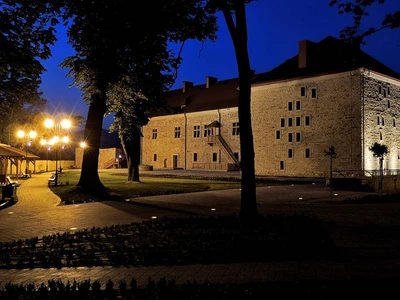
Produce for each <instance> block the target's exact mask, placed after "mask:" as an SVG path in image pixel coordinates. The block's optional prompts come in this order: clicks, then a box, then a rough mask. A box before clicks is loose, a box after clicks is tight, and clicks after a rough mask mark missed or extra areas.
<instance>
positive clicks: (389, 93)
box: [386, 87, 390, 96]
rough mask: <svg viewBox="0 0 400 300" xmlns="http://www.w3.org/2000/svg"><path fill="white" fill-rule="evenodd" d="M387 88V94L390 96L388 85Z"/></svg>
mask: <svg viewBox="0 0 400 300" xmlns="http://www.w3.org/2000/svg"><path fill="white" fill-rule="evenodd" d="M386 89H387V91H386V94H387V95H388V96H390V87H387V88H386Z"/></svg>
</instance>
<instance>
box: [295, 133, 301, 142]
mask: <svg viewBox="0 0 400 300" xmlns="http://www.w3.org/2000/svg"><path fill="white" fill-rule="evenodd" d="M296 142H301V134H300V132H296Z"/></svg>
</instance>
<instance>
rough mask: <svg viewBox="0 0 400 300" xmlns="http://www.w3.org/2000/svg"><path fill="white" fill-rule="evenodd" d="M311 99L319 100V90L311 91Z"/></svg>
mask: <svg viewBox="0 0 400 300" xmlns="http://www.w3.org/2000/svg"><path fill="white" fill-rule="evenodd" d="M311 98H313V99H317V98H318V95H317V88H312V89H311Z"/></svg>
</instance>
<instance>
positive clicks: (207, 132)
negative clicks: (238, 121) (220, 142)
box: [204, 126, 214, 137]
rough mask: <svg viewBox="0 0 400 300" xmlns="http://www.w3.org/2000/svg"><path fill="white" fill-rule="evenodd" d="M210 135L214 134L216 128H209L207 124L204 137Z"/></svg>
mask: <svg viewBox="0 0 400 300" xmlns="http://www.w3.org/2000/svg"><path fill="white" fill-rule="evenodd" d="M209 135H214V128H213V127H210V128H207V126H204V137H206V136H209Z"/></svg>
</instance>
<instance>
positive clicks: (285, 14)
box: [42, 0, 400, 128]
mask: <svg viewBox="0 0 400 300" xmlns="http://www.w3.org/2000/svg"><path fill="white" fill-rule="evenodd" d="M328 3H329V0H303V1H298V0H278V1H277V0H275V1H270V0H259V1H257V2H253V3H250V4H249V5H248V6H247V21H248V35H249V43H248V46H249V53H250V62H251V68H252V69H254V70H255V71H256V73H260V72H265V71H269V70H270V69H272V68H274V67H276V66H277V65H279V64H280V63H282V62H284V61H285V60H286V59H289V58H291V57H292V56H294V55H296V54H297V51H298V41H300V40H304V39H308V40H311V41H314V42H318V41H320V40H321V39H323V38H325V37H326V36H328V35H331V36H334V37H337V38H338V37H339V31H340V30H341V29H342V28H344V27H345V26H346V25H350V24H351V16H347V15H339V14H338V13H337V9H336V8H331V7H329V5H328ZM398 9H400V1H399V0H386V4H385V5H376V6H375V9H374V10H373V12H371V15H370V16H369V18H368V23H366V24H365V27H363V28H368V27H369V26H377V25H379V21H380V20H381V17H382V16H383V15H384V14H385V13H386V12H387V11H394V10H398ZM218 20H219V22H218V23H219V31H218V39H217V41H216V42H214V43H213V42H211V41H206V42H205V43H204V44H202V43H201V42H199V41H189V42H187V43H186V44H185V48H184V51H183V63H182V65H181V68H180V69H179V75H178V78H177V81H176V83H175V85H174V86H173V89H176V88H181V86H182V81H183V80H188V81H193V82H194V83H195V84H196V85H197V84H203V83H204V82H205V78H206V76H214V77H217V78H218V80H223V79H228V78H234V77H237V65H236V59H235V54H234V50H233V45H232V40H231V37H230V35H229V32H228V30H227V28H226V24H225V20H224V18H223V16H222V14H219V15H218ZM366 21H367V20H366ZM65 31H66V29H65V28H63V27H61V26H60V27H59V30H58V38H59V40H58V42H57V43H56V44H55V46H54V47H53V48H52V53H53V56H52V57H51V58H50V59H48V60H46V61H44V62H43V65H44V67H45V68H46V70H47V71H46V72H45V73H44V74H43V76H42V81H43V84H42V92H43V97H44V98H45V99H47V100H48V111H49V112H50V113H55V112H57V111H58V112H65V113H70V114H75V115H81V116H83V117H84V118H85V119H86V117H87V106H86V104H85V102H84V101H83V100H82V98H81V93H80V91H79V90H77V89H76V88H75V87H72V88H71V87H70V84H71V83H72V80H71V79H67V78H66V77H65V76H66V74H67V72H68V70H67V69H61V68H59V67H58V65H59V64H60V63H61V62H62V61H63V59H64V58H65V57H66V56H69V55H73V54H74V52H73V50H72V48H71V47H70V46H69V45H68V44H67V38H66V35H65ZM366 42H367V44H366V45H365V46H363V47H362V50H364V51H365V52H366V53H368V54H370V55H372V56H373V57H375V58H376V59H378V60H379V61H381V62H382V63H384V64H385V65H387V66H388V67H390V68H392V69H393V70H395V71H397V72H399V73H400V29H397V30H389V29H386V30H383V31H381V32H378V33H376V34H375V35H374V36H371V37H369V38H368V39H367V40H366ZM174 49H177V48H176V47H175V48H174ZM111 122H112V117H107V118H105V119H104V123H103V128H108V126H109V125H110V123H111Z"/></svg>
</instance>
